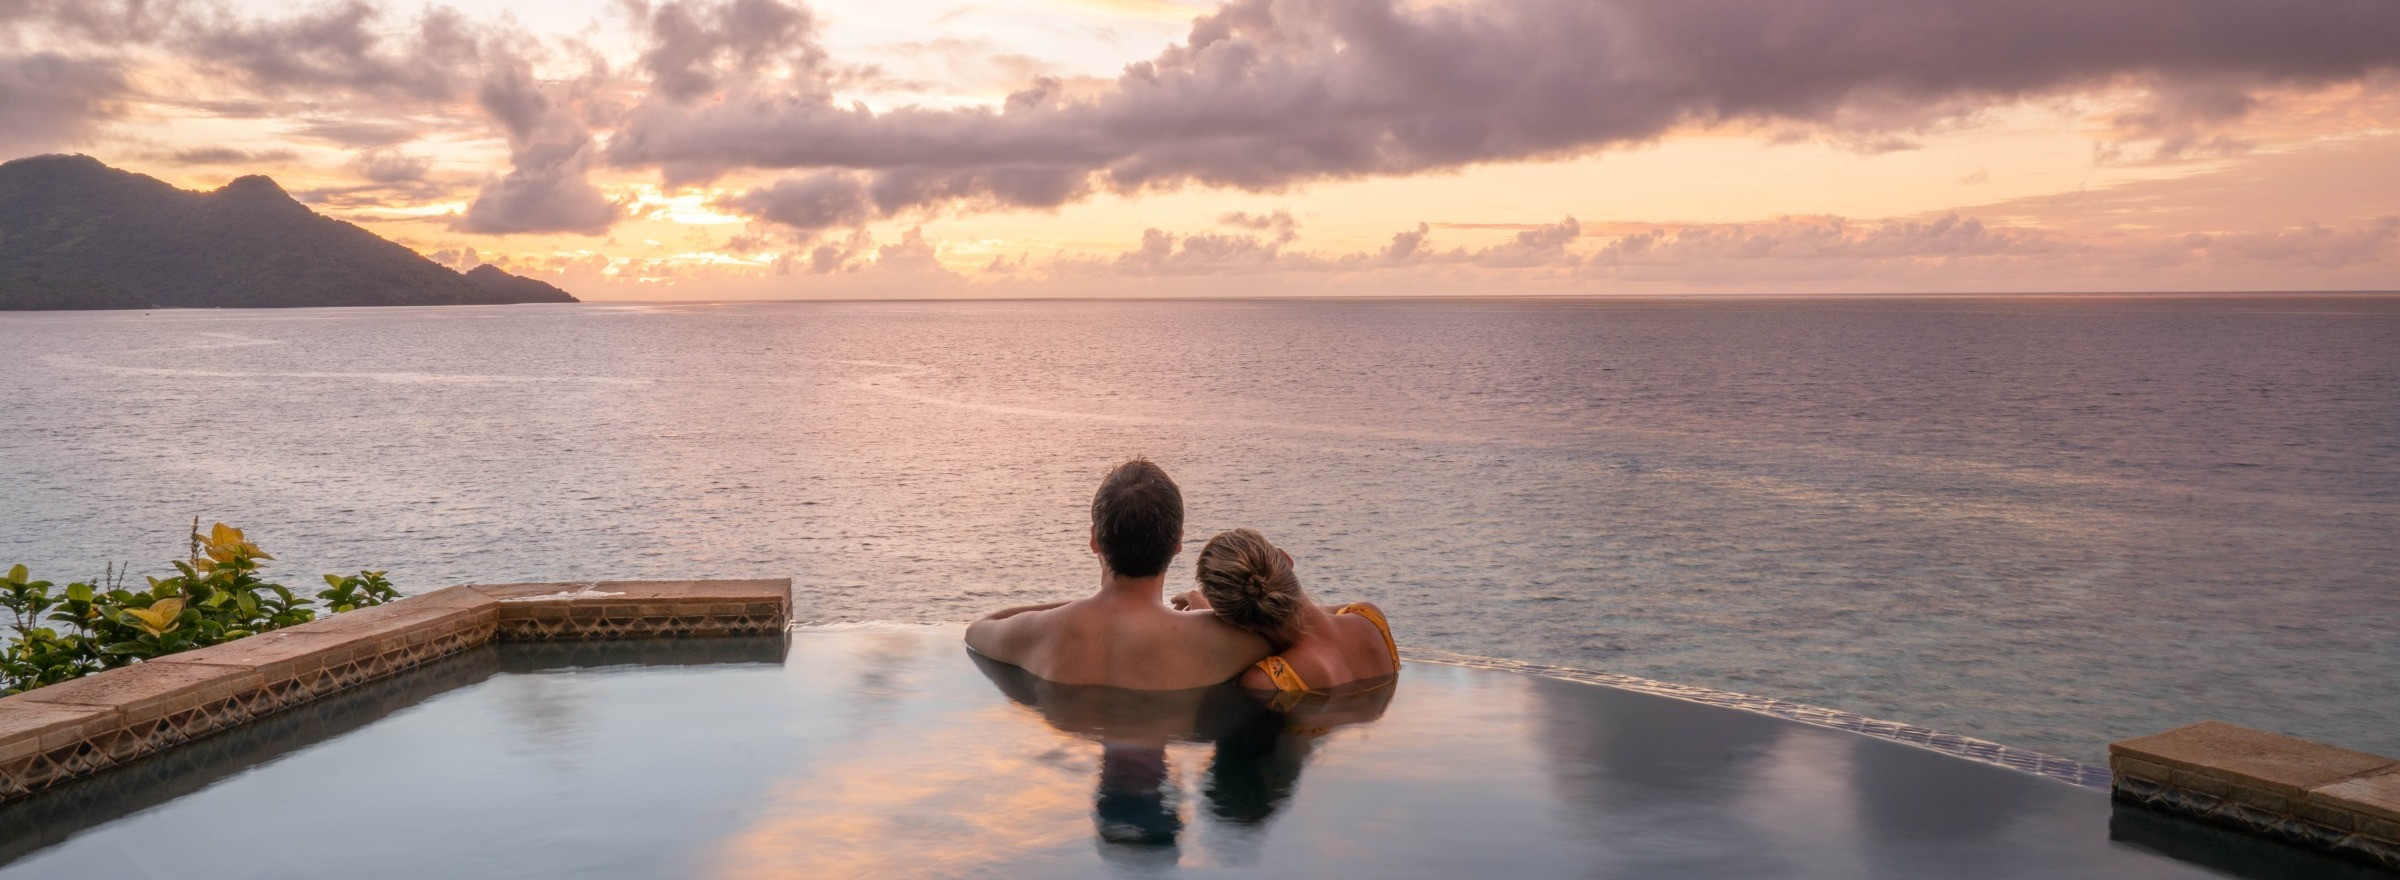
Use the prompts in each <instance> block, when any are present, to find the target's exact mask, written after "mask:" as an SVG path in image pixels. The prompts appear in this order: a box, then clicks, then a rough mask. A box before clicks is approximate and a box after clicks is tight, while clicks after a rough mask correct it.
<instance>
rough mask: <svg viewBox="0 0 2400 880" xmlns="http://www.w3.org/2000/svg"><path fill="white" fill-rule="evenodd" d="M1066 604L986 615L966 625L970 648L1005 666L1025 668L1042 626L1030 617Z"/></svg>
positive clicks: (1037, 619) (1009, 609)
mask: <svg viewBox="0 0 2400 880" xmlns="http://www.w3.org/2000/svg"><path fill="white" fill-rule="evenodd" d="M1065 604H1067V603H1065V602H1045V603H1042V604H1040V605H1019V606H1017V607H1015V608H1003V609H1000V610H998V611H994V612H992V613H990V614H987V615H984V616H983V619H981V620H977V621H975V622H974V623H970V624H967V647H968V648H971V649H973V650H974V651H975V653H977V654H982V655H983V656H985V657H989V658H992V659H994V660H998V661H1000V662H1002V663H1007V664H1010V665H1014V666H1022V665H1024V663H1025V654H1026V652H1027V651H1029V650H1031V648H1032V646H1033V643H1034V640H1035V638H1036V636H1037V629H1038V628H1039V625H1040V618H1039V617H1038V616H1034V615H1031V612H1035V611H1048V610H1050V609H1052V608H1056V607H1058V606H1060V605H1065Z"/></svg>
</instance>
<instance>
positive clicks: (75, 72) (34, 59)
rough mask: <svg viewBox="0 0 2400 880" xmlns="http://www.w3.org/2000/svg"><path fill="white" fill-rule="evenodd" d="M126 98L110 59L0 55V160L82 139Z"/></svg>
mask: <svg viewBox="0 0 2400 880" xmlns="http://www.w3.org/2000/svg"><path fill="white" fill-rule="evenodd" d="M130 96H131V88H130V86H129V85H128V83H127V81H126V77H125V72H124V71H123V70H122V69H121V68H120V67H118V65H117V64H116V63H115V62H112V61H107V60H99V59H90V58H73V57H68V56H65V55H58V54H54V53H48V52H41V53H35V54H32V55H25V56H18V57H4V56H0V158H12V157H16V156H24V155H29V154H33V153H44V152H49V151H51V150H55V149H58V148H60V147H66V146H73V145H76V144H81V143H84V142H86V141H88V140H90V139H91V137H92V134H93V133H94V131H96V130H97V128H98V127H99V126H100V124H102V123H104V122H107V121H108V120H110V119H113V118H115V117H116V116H117V115H118V114H119V113H120V112H121V106H122V102H123V101H124V100H125V99H126V98H128V97H130Z"/></svg>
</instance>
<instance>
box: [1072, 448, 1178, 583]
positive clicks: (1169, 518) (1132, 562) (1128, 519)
mask: <svg viewBox="0 0 2400 880" xmlns="http://www.w3.org/2000/svg"><path fill="white" fill-rule="evenodd" d="M1092 534H1093V535H1094V536H1096V537H1098V538H1099V539H1100V558H1101V559H1103V560H1106V561H1107V562H1108V570H1109V571H1113V572H1116V573H1117V574H1118V575H1120V576H1123V577H1151V576H1153V575H1156V574H1159V573H1161V572H1164V571H1166V570H1167V560H1170V559H1173V558H1175V551H1177V550H1181V549H1183V490H1181V489H1177V488H1175V481H1174V480H1171V479H1168V478H1167V472H1166V470H1165V469H1163V468H1160V467H1159V466H1158V465H1155V464H1151V463H1150V460H1149V459H1146V458H1136V459H1134V460H1132V461H1128V462H1126V463H1124V464H1121V465H1117V469H1116V470H1113V471H1109V472H1108V478H1107V479H1104V480H1101V481H1100V491H1099V492H1096V493H1093V495H1092Z"/></svg>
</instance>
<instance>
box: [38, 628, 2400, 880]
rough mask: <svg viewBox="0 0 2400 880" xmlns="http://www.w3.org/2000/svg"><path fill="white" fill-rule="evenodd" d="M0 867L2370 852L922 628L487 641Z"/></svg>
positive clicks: (1153, 863)
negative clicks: (1011, 660)
mask: <svg viewBox="0 0 2400 880" xmlns="http://www.w3.org/2000/svg"><path fill="white" fill-rule="evenodd" d="M0 829H5V839H4V840H0V878H36V877H38V878H82V877H90V878H111V880H119V878H153V877H155V878H250V877H257V878H274V877H342V878H380V877H392V878H420V877H593V878H657V877H677V878H680V877H704V878H817V877H1112V876H1133V877H1149V876H1168V875H1188V876H1194V877H1214V876H1237V875H1238V876H1272V877H1317V876H1324V877H1339V876H1356V877H1370V878H1401V877H1443V878H1449V877H1591V876H1601V877H1628V878H1665V877H1694V878H1699V877H1710V878H1715V877H1825V878H1854V877H1894V878H1899V877H1907V878H1918V877H2092V878H2149V877H2156V878H2173V877H2212V876H2226V875H2228V874H2231V875H2236V876H2249V877H2350V876H2357V877H2369V876H2379V875H2375V874H2370V873H2367V872H2365V871H2364V870H2362V869H2353V868H2350V867H2348V866H2346V865H2343V864H2340V863H2336V862H2332V861H2328V860H2323V859H2320V858H2318V857H2315V856H2312V855H2308V854H2305V853H2301V852H2298V851H2295V850H2287V849H2284V848H2282V847H2279V846H2276V845H2273V844H2268V843H2264V842H2257V841H2252V840H2249V839H2247V838H2242V837H2238V836H2233V835H2227V834H2221V833H2218V832H2215V831H2213V830H2210V829H2207V828H2204V827H2201V826H2197V825H2192V824H2190V823H2187V822H2183V821H2182V820H2176V819H2169V818H2165V817H2157V816H2152V815H2150V814H2146V813H2140V812H2136V811H2131V810H2126V809H2123V808H2117V807H2115V806H2114V805H2112V803H2111V802H2110V800H2109V798H2108V796H2107V794H2106V793H2105V792H2101V791H2096V790H2093V789H2088V788H2080V787H2076V786H2073V785H2069V784H2066V783H2062V782H2059V781H2056V780H2052V779H2048V778H2044V777H2040V776H2035V775H2032V774H2028V773H2023V772H2019V771H2016V770H2010V769H2007V768H2003V767H1997V766H1992V765H1988V764H1982V763H1976V762H1972V761H1968V760H1964V759H1960V758H1955V757H1951V756H1948V755H1942V754H1937V753H1934V752H1930V751H1925V750H1922V749H1918V748H1914V747H1911V746H1908V745H1904V744H1900V743H1895V742H1890V741H1885V740H1880V739H1874V738H1870V737H1867V736H1862V735H1858V734H1854V733H1849V732H1845V731H1840V730H1832V729H1827V728H1822V727H1816V726H1811V725H1806V724H1800V723H1796V722H1792V721H1786V720H1783V719H1779V718H1772V717H1768V716H1765V715H1759V714H1753V713H1748V712H1742V711H1736V710H1732V709H1725V708H1719V707H1714V706H1707V705H1701V704H1698V703H1691V702H1685V701H1681V700H1676V699H1671V698H1667V697H1661V696H1654V695H1649V694H1643V693H1636V692H1633V691H1627V690H1618V689H1615V688H1610V687H1602V686H1596V685H1591V684H1584V683H1579V682H1572V681H1562V680H1558V679H1553V678H1546V677H1542V676H1536V675H1528V674H1521V673H1514V672H1506V671H1496V670H1489V669H1474V668H1464V667H1457V666H1445V665H1433V664H1424V663H1412V664H1410V665H1409V666H1408V667H1407V668H1406V669H1405V670H1403V672H1402V674H1401V676H1400V677H1399V679H1398V680H1397V681H1396V682H1393V683H1392V684H1391V685H1390V686H1389V687H1385V688H1380V689H1373V690H1369V691H1367V692H1364V693H1361V694H1356V695H1351V696H1348V697H1344V698H1341V699H1336V700H1329V701H1323V702H1312V703H1308V704H1303V705H1302V706H1299V707H1297V708H1294V709H1292V710H1291V711H1288V712H1277V711H1272V710H1270V709H1268V708H1266V707H1262V706H1259V705H1258V704H1256V703H1254V702H1252V701H1249V700H1247V699H1246V698H1244V697H1242V696H1241V695H1240V694H1238V693H1226V692H1198V693H1190V694H1174V695H1157V694H1148V695H1143V694H1131V693H1127V692H1118V691H1107V690H1102V689H1095V688H1072V687H1061V686H1056V685H1050V684H1047V683H1043V682H1039V681H1034V680H1030V679H1027V678H1024V677H1023V676H1022V675H1021V673H1017V672H1016V671H1015V670H1012V669H1009V668H1007V667H1000V666H996V665H992V664H985V663H979V662H978V661H977V660H976V659H975V658H973V657H972V656H971V655H969V654H968V653H967V652H966V651H965V649H964V648H963V647H962V646H961V645H960V643H959V640H958V633H957V631H956V630H954V629H945V628H906V629H874V628H866V629H859V628H847V629H845V628H831V629H801V630H799V631H797V632H795V633H793V634H791V635H790V637H789V638H788V639H758V640H741V639H695V640H686V641H655V642H618V643H583V644H573V645H504V646H499V647H494V648H484V649H479V650H477V651H474V652H470V653H468V654H465V655H461V656H459V657H456V658H453V659H450V660H445V661H442V662H440V663H437V664H435V665H433V666H431V667H428V668H425V669H422V670H419V671H416V672H412V673H409V674H407V675H404V676H401V677H399V678H396V679H393V680H390V681H386V682H382V683H378V684H375V685H371V686H369V687H366V688H361V689H358V690H356V691H352V692H348V693H345V694H343V695H341V696H339V697H336V698H334V699H331V700H327V701H324V702H322V703H318V704H312V705H310V706H306V707H302V708H300V709H297V710H294V711H292V712H288V713H285V714H283V715H279V716H275V717H273V718H270V719H268V720H267V721H265V722H262V723H259V724H254V725H251V726H249V727H246V728H243V729H240V730H237V731H234V732H232V733H229V734H225V735H220V736H216V737H212V738H209V739H206V740H203V741H200V742H197V743H194V744H192V745H189V746H186V747H183V748H180V749H177V750H174V751H171V752H168V753H166V754H163V755H160V756H157V757H155V758H151V759H148V760H145V761H142V762H137V763H135V764H133V765H130V766H127V767H124V768H121V769H118V770H115V771H111V772H109V773H106V774H103V775H101V776H98V777H95V778H93V779H90V780H86V781H84V782H81V783H77V784H74V785H69V786H66V787H64V788H62V789H58V790H55V791H52V792H49V793H47V794H45V795H42V796H40V797H37V798H35V799H32V800H30V801H26V802H22V803H19V804H15V805H11V806H9V807H7V808H5V809H0Z"/></svg>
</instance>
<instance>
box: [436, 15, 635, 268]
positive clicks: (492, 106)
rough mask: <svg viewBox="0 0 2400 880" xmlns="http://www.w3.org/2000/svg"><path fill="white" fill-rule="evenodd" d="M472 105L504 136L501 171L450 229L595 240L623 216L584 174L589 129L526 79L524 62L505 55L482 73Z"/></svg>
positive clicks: (529, 74)
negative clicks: (567, 234) (505, 160)
mask: <svg viewBox="0 0 2400 880" xmlns="http://www.w3.org/2000/svg"><path fill="white" fill-rule="evenodd" d="M475 101H476V103H477V104H478V105H480V106H481V107H482V108H483V111H484V112H485V113H486V114H488V115H489V116H490V117H491V118H492V119H493V120H494V121H496V122H498V123H499V124H500V127H501V130H502V131H503V132H504V133H506V135H507V136H508V150H509V157H508V161H509V170H508V173H507V174H505V175H502V176H500V177H497V178H494V179H493V180H491V181H490V182H488V183H486V184H484V187H483V189H482V191H481V192H478V193H476V195H475V200H474V201H473V202H470V203H468V205H467V212H466V214H465V215H463V216H461V217H460V218H459V220H458V223H457V228H458V229H460V230H462V231H466V232H477V233H484V234H489V235H506V234H514V233H522V232H574V233H581V234H585V235H597V234H599V233H601V232H605V231H607V230H608V227H609V226H611V225H613V224H615V223H616V221H617V219H618V218H620V217H622V216H624V214H625V211H624V210H623V209H622V207H621V206H619V205H617V204H615V203H613V202H610V201H609V200H608V197H607V196H605V195H602V194H601V192H600V189H599V188H598V187H595V186H593V185H592V182H591V179H590V177H589V174H590V171H591V165H592V159H593V153H594V150H595V147H594V145H593V143H592V134H591V131H590V129H588V128H586V127H585V126H584V124H583V121H582V119H581V118H580V117H578V116H577V115H576V114H575V113H574V112H573V108H571V107H569V106H568V105H567V104H566V103H565V102H563V101H562V100H561V98H560V96H558V95H555V94H553V93H552V89H550V88H548V87H545V86H544V85H543V84H542V83H541V82H540V81H538V80H536V79H535V78H534V76H533V66H532V64H531V62H529V61H527V60H525V59H524V58H521V57H514V56H510V57H507V58H505V59H504V60H503V61H502V62H501V63H496V64H494V65H493V66H492V67H491V68H490V70H488V71H487V72H486V73H485V75H484V79H483V83H482V84H481V85H480V86H479V87H478V88H477V89H476V92H475Z"/></svg>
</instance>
